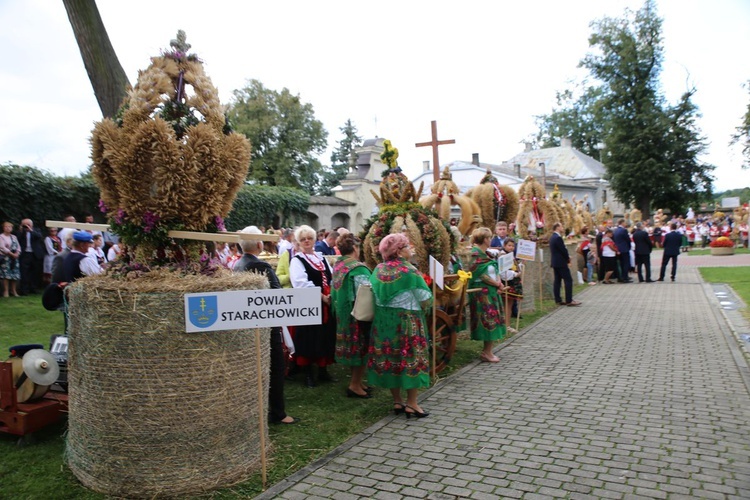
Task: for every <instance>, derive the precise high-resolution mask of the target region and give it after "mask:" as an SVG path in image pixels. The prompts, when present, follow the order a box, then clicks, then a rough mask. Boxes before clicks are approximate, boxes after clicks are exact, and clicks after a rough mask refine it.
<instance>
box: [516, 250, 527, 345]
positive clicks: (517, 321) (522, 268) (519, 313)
mask: <svg viewBox="0 0 750 500" xmlns="http://www.w3.org/2000/svg"><path fill="white" fill-rule="evenodd" d="M518 271H519V272H520V273H521V290H523V275H524V274H526V266H525V265H524V266H523V267H521V265H520V263H519V265H518ZM516 301H517V302H518V316H516V331H518V323H520V321H521V301H519V300H518V299H516Z"/></svg>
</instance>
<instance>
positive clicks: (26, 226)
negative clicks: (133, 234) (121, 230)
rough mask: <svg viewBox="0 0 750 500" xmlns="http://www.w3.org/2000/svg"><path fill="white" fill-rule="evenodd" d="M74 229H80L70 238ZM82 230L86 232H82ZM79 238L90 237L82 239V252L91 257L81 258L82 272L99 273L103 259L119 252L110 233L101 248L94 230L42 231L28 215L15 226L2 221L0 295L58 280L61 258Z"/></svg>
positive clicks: (90, 218) (23, 291)
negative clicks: (76, 235) (89, 263)
mask: <svg viewBox="0 0 750 500" xmlns="http://www.w3.org/2000/svg"><path fill="white" fill-rule="evenodd" d="M64 219H65V220H66V221H69V222H75V218H74V217H73V216H65V217H64ZM85 220H86V222H88V223H92V222H93V221H94V219H93V216H91V215H87V216H86V219H85ZM76 233H81V234H78V239H77V240H76V239H75V238H74V236H75V234H76ZM84 233H85V234H86V235H88V236H87V237H86V236H84ZM81 238H87V239H88V238H90V240H88V241H86V243H90V244H89V245H88V246H87V247H86V254H87V256H88V257H90V259H91V260H92V265H86V264H88V262H89V261H86V262H84V267H85V269H86V273H90V274H95V273H100V272H101V271H102V266H103V265H104V264H105V263H107V262H109V261H111V260H114V259H116V258H117V257H118V256H119V253H120V249H119V245H118V244H117V243H116V241H117V238H116V237H115V236H114V235H109V238H108V240H109V244H108V245H107V248H105V235H103V234H102V233H101V232H98V231H75V230H73V229H58V228H55V227H48V228H44V231H42V230H40V229H38V228H37V227H35V226H34V221H32V220H31V219H22V220H21V222H20V223H19V224H18V228H17V229H16V227H15V225H14V224H13V223H12V222H8V221H6V222H3V232H2V234H1V235H0V280H2V296H3V297H18V296H21V295H29V294H35V293H39V292H40V291H41V290H43V289H44V287H45V286H46V285H48V284H49V283H56V282H60V281H62V269H63V261H64V259H65V257H67V255H68V254H69V253H71V251H73V250H74V249H75V247H76V244H75V242H76V241H80V239H81ZM94 264H95V265H94ZM54 275H57V276H54ZM55 278H56V279H55Z"/></svg>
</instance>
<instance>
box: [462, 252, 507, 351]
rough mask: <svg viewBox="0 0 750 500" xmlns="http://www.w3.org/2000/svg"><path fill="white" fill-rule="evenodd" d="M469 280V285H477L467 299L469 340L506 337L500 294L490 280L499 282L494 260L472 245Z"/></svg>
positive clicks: (492, 339) (471, 286) (472, 286)
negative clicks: (476, 290)
mask: <svg viewBox="0 0 750 500" xmlns="http://www.w3.org/2000/svg"><path fill="white" fill-rule="evenodd" d="M469 270H470V272H471V283H470V284H469V288H480V289H481V291H479V292H475V293H474V294H473V296H472V300H471V301H469V310H470V311H471V322H470V330H471V340H483V341H495V340H502V338H503V337H505V318H504V317H503V314H502V306H501V303H500V294H499V293H498V289H497V287H495V286H494V285H491V284H490V281H494V282H498V281H500V272H499V270H498V266H497V261H496V260H495V259H492V258H490V256H489V255H487V252H485V251H484V250H482V249H481V248H479V247H477V246H474V247H472V249H471V264H470V266H469Z"/></svg>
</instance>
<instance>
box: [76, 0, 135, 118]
mask: <svg viewBox="0 0 750 500" xmlns="http://www.w3.org/2000/svg"><path fill="white" fill-rule="evenodd" d="M63 4H64V5H65V10H66V11H67V12H68V19H69V20H70V25H71V26H72V27H73V33H74V34H75V37H76V41H77V42H78V48H79V50H80V51H81V57H82V58H83V64H84V66H85V67H86V72H87V73H88V75H89V80H91V86H92V87H93V88H94V95H95V96H96V100H97V102H98V103H99V108H100V109H101V110H102V114H103V115H104V117H105V118H106V117H113V116H115V114H116V113H117V110H118V109H119V108H120V105H121V104H122V101H123V99H124V98H125V96H126V95H127V89H128V87H129V86H130V81H129V80H128V77H127V75H126V74H125V70H124V69H122V65H121V64H120V61H119V59H117V54H116V53H115V49H114V48H112V43H111V42H110V41H109V35H107V30H106V29H105V28H104V23H103V22H102V18H101V16H100V15H99V9H98V8H97V7H96V1H95V0H63Z"/></svg>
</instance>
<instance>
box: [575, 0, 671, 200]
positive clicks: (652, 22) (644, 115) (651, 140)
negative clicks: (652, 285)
mask: <svg viewBox="0 0 750 500" xmlns="http://www.w3.org/2000/svg"><path fill="white" fill-rule="evenodd" d="M592 28H593V33H592V34H591V36H590V37H589V46H590V47H593V48H595V49H598V52H597V53H589V54H587V55H586V57H585V58H584V59H583V60H582V61H581V66H583V67H585V68H587V69H588V70H589V71H591V74H592V75H593V76H594V77H595V78H597V79H598V80H600V81H601V82H603V93H604V100H605V103H604V105H605V106H606V108H607V110H608V115H609V120H608V123H607V124H606V125H605V138H604V142H605V144H606V146H607V153H608V156H607V161H606V162H605V165H606V167H607V174H608V179H609V181H610V182H611V184H612V187H613V188H614V190H615V192H616V193H617V197H618V198H619V199H620V200H621V201H622V202H624V203H628V204H629V203H633V204H635V205H636V206H637V207H638V208H639V209H640V210H641V211H642V212H643V213H650V209H651V202H652V200H653V199H654V197H655V195H657V194H659V193H660V192H661V191H664V190H665V187H666V186H668V185H669V183H670V182H673V181H674V180H675V179H674V178H673V177H672V176H671V173H670V168H669V165H668V163H667V160H666V157H665V156H666V155H665V153H666V147H667V142H666V136H667V133H668V119H667V117H666V114H665V113H664V110H663V109H662V101H663V99H662V97H661V96H660V94H659V92H658V90H659V73H660V72H661V64H662V60H663V48H662V39H661V19H660V18H659V17H658V16H656V13H655V10H654V5H653V3H652V2H651V0H647V1H646V3H645V5H644V6H643V8H641V9H640V10H639V11H638V12H636V13H635V16H634V18H633V19H628V18H627V17H626V18H620V19H612V18H604V19H602V20H599V21H595V22H594V23H592Z"/></svg>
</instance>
